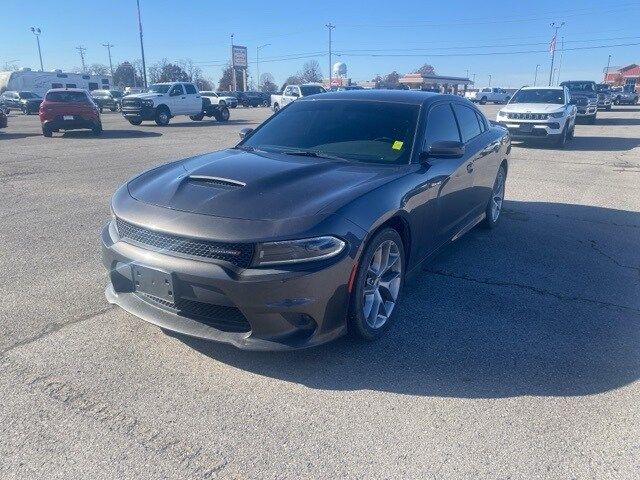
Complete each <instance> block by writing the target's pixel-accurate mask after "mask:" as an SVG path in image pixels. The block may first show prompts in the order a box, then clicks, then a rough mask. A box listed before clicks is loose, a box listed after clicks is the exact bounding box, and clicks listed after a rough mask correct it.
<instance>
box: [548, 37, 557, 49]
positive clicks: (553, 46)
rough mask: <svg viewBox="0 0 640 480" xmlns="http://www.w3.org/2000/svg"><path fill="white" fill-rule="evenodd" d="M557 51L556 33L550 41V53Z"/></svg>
mask: <svg viewBox="0 0 640 480" xmlns="http://www.w3.org/2000/svg"><path fill="white" fill-rule="evenodd" d="M555 51H556V36H555V35H554V36H553V38H552V39H551V41H550V42H549V53H553V52H555Z"/></svg>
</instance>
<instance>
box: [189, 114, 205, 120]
mask: <svg viewBox="0 0 640 480" xmlns="http://www.w3.org/2000/svg"><path fill="white" fill-rule="evenodd" d="M189 118H190V119H191V120H193V121H194V122H199V121H200V120H202V119H203V118H204V113H199V114H198V115H189Z"/></svg>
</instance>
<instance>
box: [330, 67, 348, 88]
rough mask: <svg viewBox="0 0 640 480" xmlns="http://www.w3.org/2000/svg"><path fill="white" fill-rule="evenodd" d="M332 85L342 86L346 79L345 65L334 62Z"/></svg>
mask: <svg viewBox="0 0 640 480" xmlns="http://www.w3.org/2000/svg"><path fill="white" fill-rule="evenodd" d="M333 79H334V85H336V84H337V85H344V84H345V80H346V79H347V64H346V63H342V62H336V63H334V64H333Z"/></svg>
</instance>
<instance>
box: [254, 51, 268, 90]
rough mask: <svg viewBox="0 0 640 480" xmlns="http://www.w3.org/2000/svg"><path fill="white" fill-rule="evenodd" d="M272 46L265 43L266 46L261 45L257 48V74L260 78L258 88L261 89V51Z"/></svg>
mask: <svg viewBox="0 0 640 480" xmlns="http://www.w3.org/2000/svg"><path fill="white" fill-rule="evenodd" d="M269 45H271V44H270V43H265V44H264V45H260V46H259V47H256V74H257V76H258V88H260V50H261V49H263V48H264V47H268V46H269Z"/></svg>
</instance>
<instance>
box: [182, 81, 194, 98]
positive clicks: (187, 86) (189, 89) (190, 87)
mask: <svg viewBox="0 0 640 480" xmlns="http://www.w3.org/2000/svg"><path fill="white" fill-rule="evenodd" d="M184 88H185V90H186V91H187V94H189V95H195V94H196V87H194V86H193V85H191V84H190V83H185V84H184Z"/></svg>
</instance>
